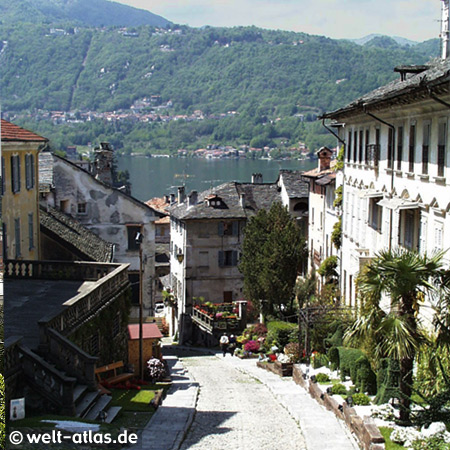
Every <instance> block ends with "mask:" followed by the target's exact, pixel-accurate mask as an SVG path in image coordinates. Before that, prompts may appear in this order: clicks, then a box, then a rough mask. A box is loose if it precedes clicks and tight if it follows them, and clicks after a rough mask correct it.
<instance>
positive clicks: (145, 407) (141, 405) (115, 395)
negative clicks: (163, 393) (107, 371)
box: [110, 383, 170, 413]
mask: <svg viewBox="0 0 450 450" xmlns="http://www.w3.org/2000/svg"><path fill="white" fill-rule="evenodd" d="M169 386H170V383H158V384H149V385H146V386H145V385H144V386H141V390H140V391H138V390H133V389H130V390H125V389H111V395H112V401H111V403H110V405H111V406H121V407H122V411H132V412H151V413H153V412H154V410H155V409H154V408H153V407H152V406H151V405H150V401H151V400H152V399H153V398H154V397H155V394H156V391H158V390H160V389H163V390H167V389H168V388H169Z"/></svg>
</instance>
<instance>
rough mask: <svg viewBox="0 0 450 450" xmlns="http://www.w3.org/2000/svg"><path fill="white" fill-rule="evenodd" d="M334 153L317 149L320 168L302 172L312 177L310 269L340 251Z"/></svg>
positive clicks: (310, 188) (310, 195)
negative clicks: (336, 235)
mask: <svg viewBox="0 0 450 450" xmlns="http://www.w3.org/2000/svg"><path fill="white" fill-rule="evenodd" d="M332 156H333V152H332V151H331V150H330V149H328V148H326V147H322V148H321V149H320V150H319V151H318V152H317V157H318V160H319V164H318V167H317V168H316V169H313V170H310V171H309V172H305V173H304V174H303V176H304V178H305V179H308V180H309V231H308V252H309V264H308V267H309V271H311V270H312V269H314V270H315V271H317V269H318V268H319V267H320V265H321V264H322V262H323V261H324V260H325V259H326V258H328V257H329V256H333V255H337V253H338V251H337V249H336V247H335V245H334V244H333V241H332V233H333V227H334V225H335V223H336V222H337V221H338V220H339V214H340V211H339V210H338V209H337V208H336V207H335V206H334V200H335V191H336V176H337V173H336V170H335V166H336V161H335V160H333V161H332ZM320 282H321V280H319V288H320V284H321V283H320Z"/></svg>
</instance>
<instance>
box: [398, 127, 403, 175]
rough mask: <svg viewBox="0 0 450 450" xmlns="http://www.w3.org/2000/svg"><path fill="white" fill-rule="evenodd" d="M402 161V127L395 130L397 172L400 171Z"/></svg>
mask: <svg viewBox="0 0 450 450" xmlns="http://www.w3.org/2000/svg"><path fill="white" fill-rule="evenodd" d="M402 159H403V127H398V129H397V170H402Z"/></svg>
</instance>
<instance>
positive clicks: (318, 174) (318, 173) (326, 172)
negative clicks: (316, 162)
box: [303, 159, 337, 178]
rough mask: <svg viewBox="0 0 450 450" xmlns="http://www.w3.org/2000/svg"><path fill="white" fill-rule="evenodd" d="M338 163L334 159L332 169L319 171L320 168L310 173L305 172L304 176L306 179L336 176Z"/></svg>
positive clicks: (331, 163) (331, 164)
mask: <svg viewBox="0 0 450 450" xmlns="http://www.w3.org/2000/svg"><path fill="white" fill-rule="evenodd" d="M336 163H337V161H336V160H335V159H334V160H332V161H331V162H330V168H329V169H325V170H319V168H318V167H316V168H315V169H312V170H309V171H308V172H304V173H303V176H304V177H306V178H322V177H323V176H325V175H329V174H335V173H336V169H335V167H336Z"/></svg>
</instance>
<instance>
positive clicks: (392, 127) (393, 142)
mask: <svg viewBox="0 0 450 450" xmlns="http://www.w3.org/2000/svg"><path fill="white" fill-rule="evenodd" d="M363 111H364V113H365V114H367V115H368V116H370V117H372V119H375V120H376V121H378V122H380V123H382V124H383V125H386V126H387V127H389V128H390V129H391V130H392V153H391V170H392V173H391V194H392V192H393V190H394V160H395V159H394V155H395V127H394V125H392V124H391V123H388V122H385V121H384V120H383V119H380V118H379V117H377V116H375V115H374V114H372V113H370V112H369V111H367V109H366V107H365V106H364V107H363ZM388 145H389V144H388ZM393 219H394V210H393V209H391V208H390V214H389V247H388V250H389V251H391V249H392V221H393Z"/></svg>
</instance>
